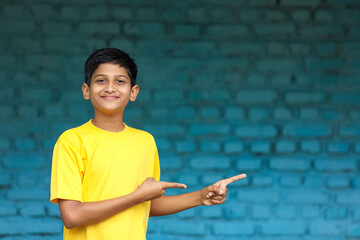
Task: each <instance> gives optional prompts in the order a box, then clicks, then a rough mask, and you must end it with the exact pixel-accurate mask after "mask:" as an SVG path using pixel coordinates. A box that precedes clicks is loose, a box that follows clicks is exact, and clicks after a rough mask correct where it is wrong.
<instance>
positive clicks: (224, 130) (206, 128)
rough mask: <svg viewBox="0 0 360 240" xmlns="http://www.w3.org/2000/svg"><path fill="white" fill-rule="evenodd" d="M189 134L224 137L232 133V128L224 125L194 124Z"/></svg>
mask: <svg viewBox="0 0 360 240" xmlns="http://www.w3.org/2000/svg"><path fill="white" fill-rule="evenodd" d="M189 132H190V134H192V135H220V134H221V135H222V134H228V133H229V132H230V126H228V125H224V124H201V125H199V124H192V125H191V126H190V129H189Z"/></svg>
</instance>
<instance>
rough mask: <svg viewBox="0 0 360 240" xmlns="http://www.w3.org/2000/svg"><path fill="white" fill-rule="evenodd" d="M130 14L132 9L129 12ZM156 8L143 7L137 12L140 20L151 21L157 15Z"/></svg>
mask: <svg viewBox="0 0 360 240" xmlns="http://www.w3.org/2000/svg"><path fill="white" fill-rule="evenodd" d="M128 11H129V12H130V9H129V10H128ZM157 14H158V13H157V11H156V8H154V7H142V8H140V9H139V10H138V11H137V15H138V19H141V20H151V19H154V18H155V17H156V15H157Z"/></svg>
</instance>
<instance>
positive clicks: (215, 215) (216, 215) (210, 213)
mask: <svg viewBox="0 0 360 240" xmlns="http://www.w3.org/2000/svg"><path fill="white" fill-rule="evenodd" d="M201 215H202V216H203V217H204V218H206V219H220V218H222V217H223V212H222V209H221V208H206V209H202V211H201ZM228 218H231V217H229V216H228Z"/></svg>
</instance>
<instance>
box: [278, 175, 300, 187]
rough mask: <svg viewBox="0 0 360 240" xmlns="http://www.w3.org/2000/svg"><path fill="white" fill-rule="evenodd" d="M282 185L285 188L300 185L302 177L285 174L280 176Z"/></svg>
mask: <svg viewBox="0 0 360 240" xmlns="http://www.w3.org/2000/svg"><path fill="white" fill-rule="evenodd" d="M280 185H281V186H282V187H285V188H294V187H299V186H300V185H301V178H300V177H298V176H284V177H281V178H280Z"/></svg>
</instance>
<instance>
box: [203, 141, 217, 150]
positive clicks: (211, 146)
mask: <svg viewBox="0 0 360 240" xmlns="http://www.w3.org/2000/svg"><path fill="white" fill-rule="evenodd" d="M200 148H201V151H204V152H218V151H220V148H221V145H220V143H219V142H217V141H210V140H204V141H202V142H201V146H200Z"/></svg>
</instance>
